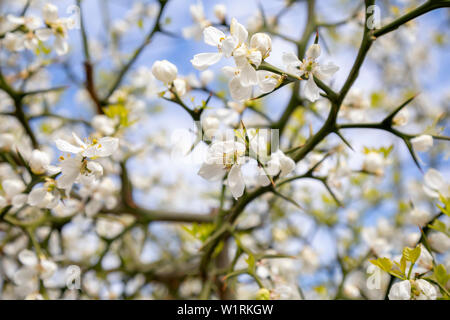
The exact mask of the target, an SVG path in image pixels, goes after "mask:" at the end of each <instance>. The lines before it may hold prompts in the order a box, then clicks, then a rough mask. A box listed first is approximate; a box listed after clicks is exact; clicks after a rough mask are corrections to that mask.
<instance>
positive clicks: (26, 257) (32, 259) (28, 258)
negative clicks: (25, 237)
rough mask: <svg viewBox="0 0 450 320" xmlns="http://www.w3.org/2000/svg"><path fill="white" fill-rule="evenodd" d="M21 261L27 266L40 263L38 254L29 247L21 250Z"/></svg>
mask: <svg viewBox="0 0 450 320" xmlns="http://www.w3.org/2000/svg"><path fill="white" fill-rule="evenodd" d="M18 257H19V261H20V262H21V263H22V264H23V265H25V266H30V267H32V266H35V265H37V264H38V257H37V256H36V254H35V253H34V252H33V251H31V250H28V249H24V250H22V251H20V252H19V256H18Z"/></svg>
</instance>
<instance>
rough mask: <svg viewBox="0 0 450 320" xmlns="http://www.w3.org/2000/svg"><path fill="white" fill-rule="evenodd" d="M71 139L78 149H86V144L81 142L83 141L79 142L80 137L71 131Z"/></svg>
mask: <svg viewBox="0 0 450 320" xmlns="http://www.w3.org/2000/svg"><path fill="white" fill-rule="evenodd" d="M72 137H73V139H74V140H75V142H76V143H77V144H78V145H79V146H80V147H82V148H86V144H85V143H84V142H83V140H81V139H80V137H79V136H78V135H77V134H76V133H75V132H73V131H72Z"/></svg>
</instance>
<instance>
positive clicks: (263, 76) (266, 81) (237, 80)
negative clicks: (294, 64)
mask: <svg viewBox="0 0 450 320" xmlns="http://www.w3.org/2000/svg"><path fill="white" fill-rule="evenodd" d="M203 37H204V41H205V43H206V44H208V45H210V46H213V47H216V48H217V50H218V52H210V53H199V54H196V55H195V56H194V58H193V59H192V60H191V62H192V65H193V66H194V67H195V68H196V69H198V70H205V69H207V68H208V67H210V66H212V65H213V64H216V63H217V62H219V61H220V60H221V59H222V58H223V57H225V58H230V57H233V58H234V62H235V65H236V66H235V67H230V66H226V67H224V68H223V69H222V70H223V72H224V73H225V74H226V75H227V76H229V77H230V78H231V80H230V82H229V84H228V85H229V89H230V94H231V97H232V98H233V99H234V100H237V101H244V100H248V99H249V98H250V97H251V94H252V89H253V86H255V85H257V86H258V87H259V90H260V91H261V92H262V93H267V92H271V91H272V90H273V89H275V88H276V87H277V86H278V85H279V84H280V79H281V77H280V76H279V75H277V74H275V73H272V72H269V71H264V70H259V71H257V70H256V69H255V68H258V67H259V66H260V64H261V62H262V61H263V60H264V59H266V58H267V57H268V56H269V55H270V52H271V51H272V40H271V38H270V37H269V36H268V35H267V34H265V33H256V34H254V35H253V36H252V37H251V39H250V44H248V43H247V39H248V31H247V29H245V27H244V26H243V25H242V24H240V23H239V22H238V21H237V20H236V19H235V18H233V19H232V20H231V24H230V35H228V36H227V35H225V34H224V33H223V32H222V31H221V30H219V29H217V28H215V27H211V26H209V27H207V28H205V29H204V30H203Z"/></svg>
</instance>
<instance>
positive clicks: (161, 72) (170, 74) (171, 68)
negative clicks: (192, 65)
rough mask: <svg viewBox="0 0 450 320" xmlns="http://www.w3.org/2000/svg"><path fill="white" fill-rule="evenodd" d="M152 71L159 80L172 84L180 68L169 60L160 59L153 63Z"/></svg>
mask: <svg viewBox="0 0 450 320" xmlns="http://www.w3.org/2000/svg"><path fill="white" fill-rule="evenodd" d="M152 73H153V75H154V76H155V78H156V79H158V80H159V81H162V82H164V83H165V84H170V83H172V82H173V81H174V80H175V78H176V77H177V74H178V69H177V67H176V66H175V65H174V64H173V63H171V62H169V61H167V60H158V61H155V63H153V66H152Z"/></svg>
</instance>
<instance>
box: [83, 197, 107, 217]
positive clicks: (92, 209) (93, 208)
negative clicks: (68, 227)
mask: <svg viewBox="0 0 450 320" xmlns="http://www.w3.org/2000/svg"><path fill="white" fill-rule="evenodd" d="M102 206H103V202H102V201H99V200H91V201H89V203H88V204H87V205H86V207H85V208H84V209H85V210H86V215H87V216H88V217H93V216H94V215H95V214H97V213H98V212H100V210H101V209H102Z"/></svg>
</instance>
